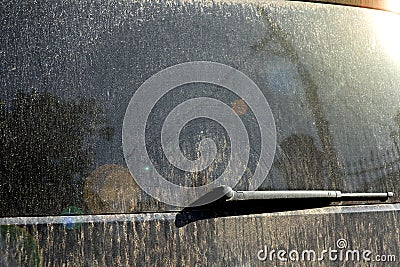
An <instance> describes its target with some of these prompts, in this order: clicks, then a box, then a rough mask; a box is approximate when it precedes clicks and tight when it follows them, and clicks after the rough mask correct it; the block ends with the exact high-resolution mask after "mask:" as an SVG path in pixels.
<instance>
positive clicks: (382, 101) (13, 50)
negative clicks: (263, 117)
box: [0, 0, 400, 266]
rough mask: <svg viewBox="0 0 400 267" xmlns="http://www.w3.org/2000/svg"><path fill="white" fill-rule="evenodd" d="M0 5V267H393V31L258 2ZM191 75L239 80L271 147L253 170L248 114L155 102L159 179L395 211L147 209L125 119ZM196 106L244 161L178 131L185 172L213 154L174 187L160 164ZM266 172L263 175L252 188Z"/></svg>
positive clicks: (319, 206)
mask: <svg viewBox="0 0 400 267" xmlns="http://www.w3.org/2000/svg"><path fill="white" fill-rule="evenodd" d="M1 5H2V7H1V11H0V14H1V19H2V20H1V28H2V33H1V45H0V58H1V73H0V75H1V85H0V86H1V90H0V136H1V141H0V145H1V149H0V150H1V151H0V154H1V157H0V160H1V163H0V164H1V168H0V193H1V194H0V207H1V210H0V214H1V218H0V248H1V250H0V256H1V257H0V260H1V261H0V265H1V266H346V265H347V266H397V261H400V246H399V242H400V241H399V240H400V234H399V231H400V228H399V223H400V202H399V200H400V199H399V197H400V194H399V192H398V191H399V190H398V188H399V186H400V183H399V182H400V150H399V141H400V53H399V52H398V51H397V50H398V47H397V45H400V39H399V38H398V37H397V39H396V36H398V35H399V33H398V29H399V26H400V17H399V15H397V14H395V13H391V12H388V11H382V10H374V9H367V8H361V7H351V6H343V5H331V4H326V3H325V4H323V3H311V2H298V1H267V0H265V1H230V0H228V1H197V0H196V1H164V0H160V1H108V2H106V1H99V2H91V1H40V2H25V1H17V0H16V1H5V2H3V3H2V4H1ZM396 52H397V54H396ZM185 62H216V63H218V64H224V65H226V66H229V67H231V68H233V69H236V70H238V71H240V72H241V73H243V74H244V75H246V76H247V77H249V78H250V79H251V80H252V81H253V82H254V84H256V85H257V86H258V88H259V89H260V91H261V92H262V94H263V95H264V97H265V99H266V100H267V102H268V104H269V108H270V110H271V112H272V114H273V118H274V127H275V130H274V134H275V135H274V142H276V145H275V147H276V149H275V152H274V153H273V157H272V158H271V164H270V166H269V164H268V163H264V162H266V160H265V158H263V154H262V146H263V145H264V144H265V140H263V132H262V130H260V129H262V126H263V125H262V122H260V121H258V120H257V119H258V117H257V115H258V114H257V107H256V109H252V106H250V105H247V104H246V103H245V102H243V101H242V99H241V98H240V97H239V96H238V94H235V93H234V92H232V91H230V90H227V89H226V88H225V89H224V88H222V87H221V86H218V85H215V84H210V83H203V84H202V83H186V84H183V85H181V86H177V87H176V88H175V89H173V90H171V91H170V92H168V93H167V94H165V95H164V96H162V97H160V99H159V100H158V102H157V103H155V104H154V108H153V110H152V113H151V114H150V116H149V121H148V122H147V124H146V138H147V139H146V149H147V153H148V154H149V157H150V158H151V161H152V164H153V165H154V166H156V167H155V168H156V169H157V172H158V173H160V174H161V175H162V176H163V177H164V178H165V179H166V180H168V181H170V182H172V183H175V184H179V185H181V186H189V187H190V186H202V185H205V184H207V183H210V182H212V181H216V179H217V177H218V176H219V175H221V173H223V172H224V171H226V170H227V169H229V168H230V169H232V170H230V171H232V173H235V168H240V166H239V165H243V166H244V170H245V171H244V173H243V175H240V176H238V177H235V178H237V183H236V184H234V185H232V187H234V189H235V190H242V191H246V190H256V189H257V190H258V191H279V190H334V191H341V192H346V193H352V192H358V193H363V192H367V193H378V192H394V196H393V197H391V198H388V199H383V200H382V199H368V198H367V199H356V200H351V201H346V200H344V201H333V202H331V201H326V200H324V199H275V200H246V201H236V202H235V201H232V202H228V201H224V200H223V199H222V200H221V199H219V200H217V201H214V202H212V203H208V204H206V205H201V206H194V207H179V206H176V205H172V204H171V203H164V202H163V201H162V199H161V200H160V199H158V200H157V197H154V195H151V194H148V192H147V193H146V192H145V190H142V189H143V188H141V187H140V186H139V185H138V184H137V183H136V182H135V180H134V179H133V178H132V177H135V173H133V172H134V171H133V170H132V168H131V166H130V165H129V164H127V162H128V161H129V157H135V153H133V155H129V156H127V154H124V152H125V151H124V149H125V148H124V145H125V144H124V143H123V142H122V140H123V138H124V137H123V127H124V126H123V124H124V118H125V117H126V116H127V114H128V112H127V110H128V106H129V103H130V101H131V99H132V97H133V95H134V94H135V92H136V91H137V90H138V88H140V87H141V86H142V85H143V84H145V82H146V81H148V80H149V79H151V77H154V75H156V74H157V73H159V72H161V71H163V70H164V69H167V68H169V67H172V66H175V65H178V64H182V63H185ZM171 80H173V77H172V78H171ZM248 94H249V95H252V94H254V92H252V91H251V90H250V89H248ZM199 97H208V98H215V99H218V100H219V101H220V102H223V103H225V104H226V105H227V106H230V107H231V108H232V109H233V110H234V112H235V113H236V115H237V116H238V117H239V118H240V120H241V121H242V122H243V125H244V127H245V129H246V130H247V132H248V139H249V146H248V147H247V148H248V150H249V160H248V162H247V163H246V162H241V163H240V164H237V166H232V165H230V164H229V163H228V162H227V158H228V157H227V156H226V155H229V154H232V153H233V152H232V151H233V150H231V149H230V148H229V147H230V145H231V143H233V141H232V140H231V139H229V136H227V132H226V131H225V130H224V129H223V127H222V126H221V125H220V124H218V123H215V122H213V121H212V120H211V119H210V118H207V117H205V116H203V117H201V118H198V119H193V120H191V121H190V122H189V123H188V124H187V125H186V126H185V127H184V128H182V130H181V131H180V135H179V139H180V140H179V146H180V150H181V151H182V153H183V154H184V155H185V157H187V158H188V159H191V160H195V159H196V158H198V157H200V156H201V155H200V154H201V153H200V154H199V152H198V147H199V144H200V142H201V140H202V139H204V138H209V139H213V140H214V142H215V144H216V148H217V150H216V151H217V152H216V157H215V159H214V161H213V162H212V164H211V165H210V166H209V167H208V168H206V169H205V170H202V171H196V172H185V171H182V170H181V169H178V168H176V167H174V166H173V164H172V163H170V162H168V158H167V156H166V155H165V154H164V152H163V151H162V146H161V143H162V142H161V141H160V132H161V128H162V125H163V122H164V121H165V120H166V119H167V115H168V114H169V113H170V112H172V111H173V109H174V108H175V107H176V106H178V105H180V104H181V103H184V102H185V101H188V100H190V99H195V98H199ZM204 109H205V112H209V113H210V114H211V113H213V108H210V107H209V106H204ZM133 112H134V113H133V114H136V113H135V112H136V111H135V110H134V111H133ZM137 112H138V113H139V111H137ZM181 115H182V114H181ZM182 116H183V115H182ZM125 119H126V118H125ZM132 127H135V125H134V126H132ZM274 144H275V143H274ZM199 155H200V156H199ZM260 166H261V167H260ZM259 167H260V168H264V171H265V172H266V174H267V175H266V177H265V179H263V182H262V184H260V185H259V186H257V188H252V184H251V181H252V180H251V179H252V175H253V174H254V173H257V168H259ZM143 168H145V170H147V169H148V166H144V167H143ZM233 175H234V174H233ZM135 178H136V177H135ZM263 178H264V177H263Z"/></svg>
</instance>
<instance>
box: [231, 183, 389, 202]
mask: <svg viewBox="0 0 400 267" xmlns="http://www.w3.org/2000/svg"><path fill="white" fill-rule="evenodd" d="M223 189H224V193H225V195H224V196H225V200H226V201H241V200H257V199H258V200H271V199H314V198H318V199H325V200H331V201H340V200H362V199H382V200H386V199H388V198H389V197H393V196H394V193H393V192H386V193H342V192H340V191H333V190H288V191H234V190H233V189H232V188H231V187H229V186H223Z"/></svg>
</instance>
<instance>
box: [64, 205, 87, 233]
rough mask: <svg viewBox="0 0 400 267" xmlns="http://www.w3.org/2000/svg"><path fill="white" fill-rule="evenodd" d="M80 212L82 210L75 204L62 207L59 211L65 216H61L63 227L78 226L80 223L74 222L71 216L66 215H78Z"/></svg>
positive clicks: (71, 227)
mask: <svg viewBox="0 0 400 267" xmlns="http://www.w3.org/2000/svg"><path fill="white" fill-rule="evenodd" d="M80 214H83V212H82V210H81V209H80V208H78V207H75V206H70V207H67V208H66V209H64V210H63V211H62V212H61V215H64V216H65V217H63V224H64V226H65V228H67V229H68V230H74V229H78V228H80V227H81V225H82V223H80V222H76V220H74V219H75V218H74V217H73V216H68V215H80Z"/></svg>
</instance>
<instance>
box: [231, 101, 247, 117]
mask: <svg viewBox="0 0 400 267" xmlns="http://www.w3.org/2000/svg"><path fill="white" fill-rule="evenodd" d="M232 109H233V111H235V113H236V114H238V115H239V116H240V115H244V114H245V113H246V112H247V110H248V109H249V107H248V106H247V104H246V102H244V101H243V100H242V99H238V100H235V101H233V102H232Z"/></svg>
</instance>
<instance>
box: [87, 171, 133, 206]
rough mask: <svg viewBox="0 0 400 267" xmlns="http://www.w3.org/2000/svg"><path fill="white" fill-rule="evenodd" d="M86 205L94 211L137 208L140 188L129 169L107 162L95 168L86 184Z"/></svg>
mask: <svg viewBox="0 0 400 267" xmlns="http://www.w3.org/2000/svg"><path fill="white" fill-rule="evenodd" d="M83 192H84V198H85V202H86V205H87V206H88V208H89V209H90V210H91V211H92V212H93V213H124V212H132V211H134V210H135V209H136V210H137V203H138V202H139V201H140V190H139V187H138V185H137V184H136V182H135V180H134V179H133V177H132V176H131V174H130V172H129V170H128V169H127V168H124V167H122V166H119V165H115V164H106V165H103V166H100V167H98V168H97V169H95V170H94V171H93V172H92V173H91V174H90V175H89V176H88V177H87V179H86V181H85V185H84V191H83Z"/></svg>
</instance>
